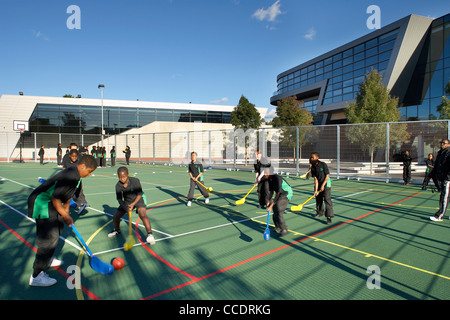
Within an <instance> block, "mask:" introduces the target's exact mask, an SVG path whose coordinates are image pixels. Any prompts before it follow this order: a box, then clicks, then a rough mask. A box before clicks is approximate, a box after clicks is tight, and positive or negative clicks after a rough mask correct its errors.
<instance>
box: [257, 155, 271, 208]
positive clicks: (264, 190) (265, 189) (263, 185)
mask: <svg viewBox="0 0 450 320" xmlns="http://www.w3.org/2000/svg"><path fill="white" fill-rule="evenodd" d="M253 167H254V169H255V185H256V184H258V199H259V208H264V207H265V206H266V204H267V202H268V200H269V186H268V181H267V179H266V178H265V176H264V168H265V167H270V163H269V161H268V160H267V159H266V158H263V157H262V155H261V152H260V151H259V150H257V151H256V163H255V164H254V165H253Z"/></svg>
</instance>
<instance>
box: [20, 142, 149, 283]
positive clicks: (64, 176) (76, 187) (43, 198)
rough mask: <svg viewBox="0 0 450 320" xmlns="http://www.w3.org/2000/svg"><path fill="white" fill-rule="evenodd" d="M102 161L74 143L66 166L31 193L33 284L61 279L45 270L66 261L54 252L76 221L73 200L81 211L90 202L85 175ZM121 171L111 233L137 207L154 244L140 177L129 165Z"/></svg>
mask: <svg viewBox="0 0 450 320" xmlns="http://www.w3.org/2000/svg"><path fill="white" fill-rule="evenodd" d="M98 165H99V163H98V161H97V159H96V158H95V157H94V156H93V155H88V154H85V155H83V156H82V157H80V156H79V152H78V147H77V145H76V144H75V143H72V144H71V145H70V147H69V152H68V154H67V155H66V156H65V157H64V158H63V159H62V161H61V166H62V168H63V170H62V171H60V172H58V173H57V174H55V175H54V176H52V177H50V178H48V179H47V180H45V181H44V182H43V183H42V184H41V185H39V186H38V187H37V188H36V189H34V191H33V192H32V193H31V194H30V196H29V197H28V216H29V217H30V218H34V219H35V221H36V246H37V252H36V256H35V260H34V263H33V272H32V274H31V276H30V280H29V285H30V286H37V287H48V286H52V285H54V284H55V283H56V282H57V280H56V279H53V278H51V277H50V276H49V275H48V274H47V273H46V272H45V270H46V269H47V268H48V267H57V266H60V265H62V264H63V262H62V261H61V260H58V259H56V258H54V256H53V255H54V253H55V249H56V246H57V244H58V240H59V236H60V235H61V233H62V230H63V228H64V225H68V226H69V227H70V226H72V224H73V219H72V217H71V215H70V204H71V202H72V201H73V200H74V201H75V202H76V203H77V206H78V214H80V213H81V212H82V211H83V209H84V208H85V207H86V206H87V203H86V199H85V197H84V194H83V185H82V179H83V178H86V177H88V176H89V175H91V173H92V172H94V171H95V170H96V169H97V167H98ZM117 175H118V178H119V181H118V182H117V183H116V186H115V191H116V198H117V201H118V203H119V207H118V208H117V210H116V213H115V215H114V217H113V224H114V230H113V231H112V232H110V233H109V234H108V237H110V238H111V237H115V236H118V235H119V234H120V228H119V224H120V220H121V218H122V217H123V216H124V215H125V214H126V213H128V212H129V211H132V210H136V212H137V214H138V215H139V218H140V219H141V220H142V222H143V223H144V226H145V228H146V231H147V238H146V241H147V242H148V243H149V244H150V245H154V244H155V243H156V241H155V238H154V237H153V234H152V227H151V223H150V219H149V218H148V216H147V211H146V206H147V204H146V200H145V194H144V192H143V190H142V187H141V183H140V181H139V179H138V178H134V177H130V176H129V173H128V169H127V167H120V168H119V169H118V170H117Z"/></svg>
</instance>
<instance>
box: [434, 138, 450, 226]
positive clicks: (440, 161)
mask: <svg viewBox="0 0 450 320" xmlns="http://www.w3.org/2000/svg"><path fill="white" fill-rule="evenodd" d="M432 175H433V176H435V177H436V179H437V180H438V182H439V185H440V189H441V195H440V197H439V210H438V212H436V213H435V214H434V215H433V216H431V217H430V220H432V221H442V218H443V217H444V214H445V212H446V211H447V207H448V203H449V201H450V142H449V140H448V139H443V140H442V141H441V150H440V151H439V153H438V156H437V157H436V162H435V163H434V168H433V171H432Z"/></svg>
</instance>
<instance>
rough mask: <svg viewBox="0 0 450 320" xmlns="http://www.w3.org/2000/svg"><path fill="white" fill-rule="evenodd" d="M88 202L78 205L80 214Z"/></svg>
mask: <svg viewBox="0 0 450 320" xmlns="http://www.w3.org/2000/svg"><path fill="white" fill-rule="evenodd" d="M87 205H88V204H87V203H83V204H82V205H81V206H79V207H78V214H81V213H82V212H83V211H84V209H85V208H86V207H87Z"/></svg>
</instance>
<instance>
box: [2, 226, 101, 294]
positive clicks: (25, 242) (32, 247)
mask: <svg viewBox="0 0 450 320" xmlns="http://www.w3.org/2000/svg"><path fill="white" fill-rule="evenodd" d="M0 224H1V225H3V226H4V227H5V228H6V229H7V230H8V231H10V232H11V233H12V234H13V235H15V236H16V237H17V238H18V239H19V240H20V241H22V242H23V243H24V244H25V245H27V246H28V247H29V248H30V249H31V250H33V251H34V252H37V248H36V247H35V246H33V245H32V244H31V243H29V242H28V241H27V240H25V239H24V238H23V237H22V236H21V235H20V234H18V233H17V232H16V231H14V230H13V229H12V228H10V227H9V226H8V225H7V224H6V223H4V222H3V221H2V220H0ZM54 268H55V269H56V270H57V271H58V272H59V273H61V274H62V275H63V276H64V277H66V278H67V279H69V277H71V276H70V275H69V274H68V273H66V272H65V271H64V270H63V269H61V268H60V267H54ZM81 289H82V290H83V292H84V293H85V294H86V295H87V296H88V297H89V298H91V299H93V300H100V299H99V298H98V297H97V296H96V295H95V294H93V293H92V292H91V291H89V290H88V289H86V288H85V287H84V286H81Z"/></svg>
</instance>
